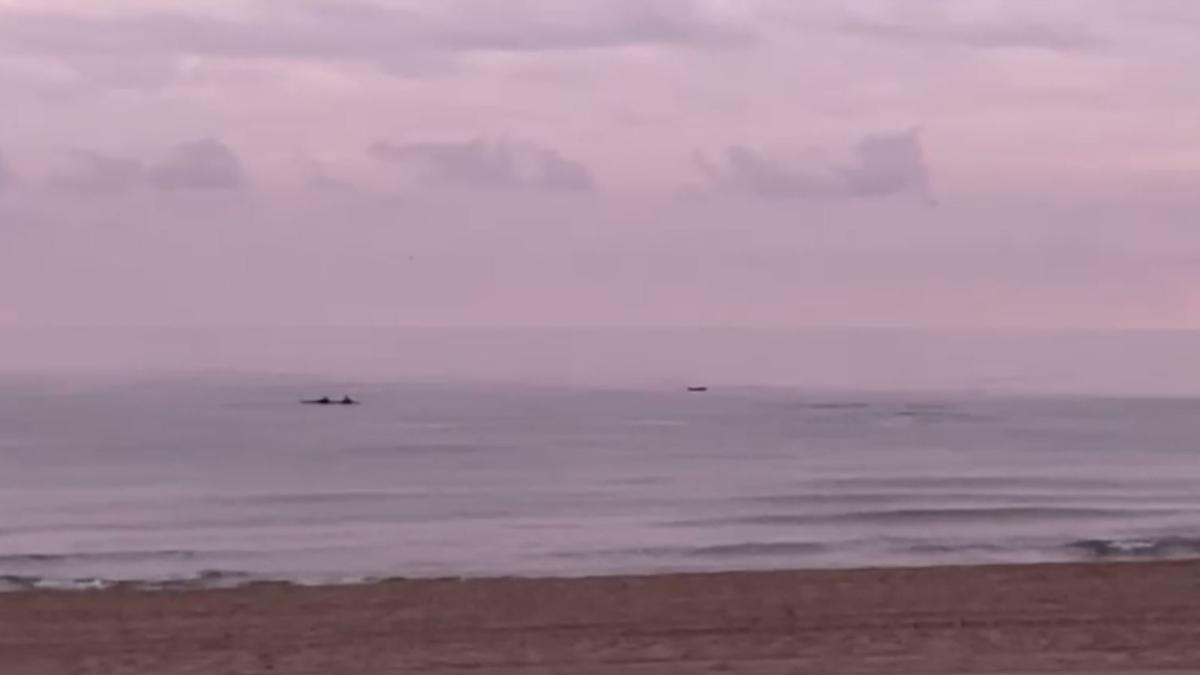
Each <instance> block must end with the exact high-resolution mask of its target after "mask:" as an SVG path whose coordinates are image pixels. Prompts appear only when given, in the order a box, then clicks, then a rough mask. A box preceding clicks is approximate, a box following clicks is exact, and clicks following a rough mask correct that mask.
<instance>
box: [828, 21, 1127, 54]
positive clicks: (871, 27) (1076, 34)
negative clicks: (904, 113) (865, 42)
mask: <svg viewBox="0 0 1200 675" xmlns="http://www.w3.org/2000/svg"><path fill="white" fill-rule="evenodd" d="M840 29H841V30H842V31H843V32H845V33H850V34H854V35H861V36H866V37H876V38H883V39H887V40H894V41H898V42H911V43H914V44H932V45H939V44H940V45H946V46H954V47H974V48H980V49H1012V48H1031V49H1046V50H1051V51H1082V50H1089V49H1095V48H1097V47H1100V46H1102V45H1103V44H1104V42H1105V41H1104V40H1103V39H1102V38H1101V37H1100V36H1099V35H1097V34H1095V33H1093V32H1092V31H1091V30H1089V29H1088V28H1087V27H1086V26H1084V25H1082V24H1079V23H1062V24H1059V23H1053V22H1050V21H1046V20H1037V19H1033V18H1029V17H991V18H987V19H971V20H962V19H960V20H951V19H949V18H947V17H945V16H942V15H930V14H927V13H920V14H909V15H905V16H904V17H889V18H878V17H861V16H859V17H853V18H850V19H847V20H846V21H844V22H843V23H842V24H841V26H840Z"/></svg>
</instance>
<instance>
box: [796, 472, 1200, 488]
mask: <svg viewBox="0 0 1200 675" xmlns="http://www.w3.org/2000/svg"><path fill="white" fill-rule="evenodd" d="M801 485H802V486H804V487H821V488H824V489H858V490H938V491H940V490H945V489H947V488H972V489H994V488H999V489H1008V490H1011V489H1015V488H1026V489H1041V490H1050V491H1059V490H1085V489H1086V490H1103V491H1109V490H1111V491H1113V492H1134V491H1146V490H1153V491H1157V490H1161V489H1164V488H1173V489H1176V490H1180V491H1183V490H1191V491H1194V490H1195V488H1196V482H1195V480H1188V479H1174V480H1172V479H1153V480H1150V479H1141V480H1139V479H1136V478H1128V479H1127V478H1123V477H1122V478H1111V479H1105V478H1088V477H1069V476H1061V477H1060V476H1021V475H1008V476H1003V475H992V476H953V475H951V476H915V475H908V476H887V477H885V476H879V477H874V476H857V477H844V478H830V479H823V480H820V481H806V482H804V483H801Z"/></svg>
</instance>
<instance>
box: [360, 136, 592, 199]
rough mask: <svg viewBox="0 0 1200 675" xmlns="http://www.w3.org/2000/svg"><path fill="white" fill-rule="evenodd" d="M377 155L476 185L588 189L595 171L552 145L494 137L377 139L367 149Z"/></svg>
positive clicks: (447, 181) (457, 184)
mask: <svg viewBox="0 0 1200 675" xmlns="http://www.w3.org/2000/svg"><path fill="white" fill-rule="evenodd" d="M368 153H369V154H370V155H371V156H372V157H374V158H375V159H376V160H378V161H381V162H387V163H390V164H397V165H403V166H408V167H412V168H414V169H416V170H417V171H418V172H419V177H420V179H421V180H422V181H423V182H425V183H427V184H431V185H441V186H445V187H454V188H466V189H473V190H517V189H529V188H535V189H543V190H553V191H566V192H582V191H589V190H591V189H593V187H594V186H595V180H594V178H593V177H592V173H591V171H590V170H589V169H588V168H587V167H586V166H584V165H583V164H581V163H580V162H577V161H575V160H572V159H569V158H567V157H564V156H563V155H562V154H561V153H559V152H558V151H557V150H554V149H553V148H548V147H544V146H541V145H538V144H535V143H529V142H514V141H508V140H503V139H502V140H496V141H489V140H487V139H483V138H478V139H474V140H469V141H461V142H423V143H407V144H394V143H388V142H386V141H380V142H376V143H374V144H372V145H371V147H370V148H368Z"/></svg>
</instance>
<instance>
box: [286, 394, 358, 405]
mask: <svg viewBox="0 0 1200 675" xmlns="http://www.w3.org/2000/svg"><path fill="white" fill-rule="evenodd" d="M301 403H303V404H304V405H361V403H360V402H359V401H355V400H354V399H352V398H350V397H349V396H343V397H342V400H340V401H335V400H333V399H331V398H329V397H328V396H322V397H321V398H314V399H308V400H305V401H301Z"/></svg>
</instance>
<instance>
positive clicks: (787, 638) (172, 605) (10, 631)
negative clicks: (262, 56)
mask: <svg viewBox="0 0 1200 675" xmlns="http://www.w3.org/2000/svg"><path fill="white" fill-rule="evenodd" d="M0 673H2V674H3V675H68V674H69V675H132V674H138V675H141V674H145V675H183V674H185V673H186V674H188V675H249V674H259V673H273V674H277V673H284V674H293V673H294V674H297V675H310V674H311V675H373V674H377V673H380V674H382V673H388V674H391V673H397V674H399V673H406V674H407V673H479V674H484V673H498V674H517V673H520V674H530V675H541V674H547V675H549V674H551V673H554V674H558V673H580V674H584V675H592V674H595V675H599V674H605V675H607V674H609V673H629V674H631V675H633V674H636V675H663V674H666V673H746V674H751V675H785V674H787V675H792V674H799V673H821V674H823V675H824V674H833V673H887V674H889V675H892V674H909V673H914V674H915V673H921V674H923V675H933V674H935V673H993V674H1002V673H1003V674H1028V673H1081V674H1082V673H1125V674H1134V673H1137V674H1149V673H1191V674H1196V673H1200V562H1156V563H1135V564H1088V565H1039V566H1020V565H1012V566H995V567H961V568H925V569H910V570H904V569H893V570H863V571H796V572H767V573H722V574H713V575H662V576H649V577H623V578H602V579H582V580H478V581H453V580H450V581H396V582H385V583H380V584H375V585H369V586H351V587H328V588H296V587H286V586H256V587H249V588H242V589H237V590H207V591H155V592H146V591H132V590H109V591H99V592H86V593H79V592H75V593H61V592H31V593H16V594H9V595H0Z"/></svg>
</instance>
